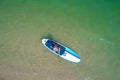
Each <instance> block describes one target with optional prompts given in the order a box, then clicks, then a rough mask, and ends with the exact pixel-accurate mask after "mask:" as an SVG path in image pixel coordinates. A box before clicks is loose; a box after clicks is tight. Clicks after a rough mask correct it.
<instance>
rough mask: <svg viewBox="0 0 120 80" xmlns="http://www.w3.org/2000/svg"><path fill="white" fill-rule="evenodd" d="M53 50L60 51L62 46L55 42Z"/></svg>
mask: <svg viewBox="0 0 120 80" xmlns="http://www.w3.org/2000/svg"><path fill="white" fill-rule="evenodd" d="M53 50H54V51H55V52H58V53H60V46H59V45H58V44H55V45H54V47H53Z"/></svg>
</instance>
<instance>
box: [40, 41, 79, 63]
mask: <svg viewBox="0 0 120 80" xmlns="http://www.w3.org/2000/svg"><path fill="white" fill-rule="evenodd" d="M42 43H43V45H44V46H45V47H46V48H47V49H48V50H49V51H51V52H52V53H53V54H55V55H57V56H59V57H60V58H63V59H65V60H67V61H70V62H73V63H79V62H80V56H79V55H78V54H77V53H76V52H74V51H73V50H72V49H70V48H68V47H66V46H65V45H63V44H60V43H59V42H57V41H55V40H52V39H42ZM54 45H59V52H58V51H54Z"/></svg>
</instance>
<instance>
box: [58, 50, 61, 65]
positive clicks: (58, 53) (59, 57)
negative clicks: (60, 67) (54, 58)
mask: <svg viewBox="0 0 120 80" xmlns="http://www.w3.org/2000/svg"><path fill="white" fill-rule="evenodd" d="M58 60H59V62H60V63H61V60H60V51H58Z"/></svg>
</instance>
